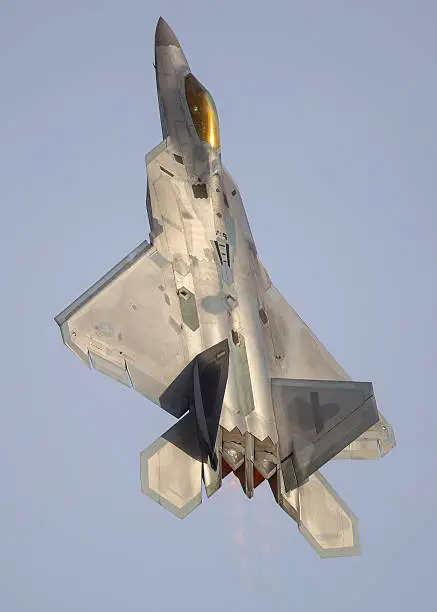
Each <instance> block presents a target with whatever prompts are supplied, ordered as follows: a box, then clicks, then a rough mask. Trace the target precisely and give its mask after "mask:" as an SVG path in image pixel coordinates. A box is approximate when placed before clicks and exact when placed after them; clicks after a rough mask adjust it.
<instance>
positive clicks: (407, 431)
mask: <svg viewBox="0 0 437 612" xmlns="http://www.w3.org/2000/svg"><path fill="white" fill-rule="evenodd" d="M160 15H162V16H163V17H164V18H165V19H166V20H167V21H168V23H169V24H170V25H171V26H172V28H173V29H174V31H175V33H176V35H177V36H178V38H179V40H180V42H181V44H182V46H183V49H184V52H185V54H186V56H187V59H188V61H189V62H190V65H191V68H192V70H193V72H194V74H195V75H196V76H197V77H198V78H199V79H200V81H202V82H203V83H204V84H205V85H206V86H207V87H208V88H209V90H210V91H211V93H212V95H213V96H214V99H215V101H216V104H217V108H218V111H219V117H220V122H221V136H222V145H223V147H222V152H223V160H224V163H225V164H226V165H227V167H228V168H229V170H230V172H231V174H232V175H233V177H234V179H235V180H236V182H237V184H238V186H239V188H240V190H241V192H242V195H243V199H244V202H245V206H246V210H247V213H248V216H249V220H250V222H251V226H252V230H253V233H254V236H255V239H256V242H257V247H258V250H259V253H260V256H261V258H262V261H263V263H264V265H265V266H266V267H267V269H268V270H269V272H270V274H271V277H272V279H273V281H274V283H275V284H276V285H277V286H278V288H279V289H280V290H281V292H282V293H283V294H284V295H285V296H286V297H287V299H288V300H289V301H290V303H291V304H292V305H293V306H294V307H295V308H296V309H297V311H298V312H299V313H300V314H301V315H302V316H303V318H304V319H305V320H306V321H307V322H308V323H309V325H310V326H311V327H312V328H313V330H314V331H315V333H316V334H317V335H318V336H319V337H320V338H321V340H322V341H323V342H324V343H325V344H326V345H327V347H328V348H329V350H330V351H331V352H332V353H333V354H334V356H335V357H336V358H337V359H338V361H339V362H340V363H341V364H342V365H343V366H344V367H345V368H346V370H347V371H348V372H349V373H350V374H351V375H352V376H353V377H355V378H357V379H360V380H373V381H374V386H375V390H376V397H377V400H378V404H379V408H380V410H381V411H382V412H383V414H384V415H385V416H386V417H387V419H388V420H389V421H390V422H391V423H392V424H393V426H394V429H395V433H396V437H397V442H398V446H397V448H396V449H395V450H394V451H393V452H392V453H391V454H390V455H388V456H387V457H386V458H385V459H384V460H382V461H378V462H354V463H352V462H347V461H344V462H335V463H331V464H330V465H329V466H327V467H326V468H324V469H323V470H322V472H323V473H324V474H325V475H327V476H328V478H329V480H330V482H331V483H332V484H333V486H334V487H335V488H336V489H337V491H338V492H339V493H340V495H341V496H342V497H343V498H344V499H345V500H346V502H347V503H348V505H349V506H350V507H351V508H352V509H353V510H354V512H355V513H356V514H357V515H358V517H359V519H360V533H361V541H362V548H363V555H362V557H360V558H346V559H332V560H320V559H319V558H318V557H317V555H316V553H315V552H314V551H313V550H312V549H311V547H310V546H309V545H308V544H307V542H306V541H305V540H304V539H303V537H302V536H301V535H300V534H299V532H298V530H297V527H296V525H295V523H294V522H293V521H292V520H291V519H290V518H289V517H288V516H287V515H286V514H285V513H284V512H283V511H282V510H281V509H280V508H279V507H277V506H276V504H275V502H274V500H273V497H272V495H271V492H270V489H269V487H268V486H267V485H263V486H261V487H259V488H258V489H257V490H256V493H255V497H254V499H253V500H251V501H249V500H247V499H246V498H245V497H244V495H243V493H242V491H241V490H240V489H239V488H234V487H233V486H232V484H231V481H230V480H229V478H228V479H227V480H226V481H225V483H224V486H223V489H222V490H221V491H220V492H218V493H217V494H216V495H215V496H214V497H213V498H211V499H210V500H209V501H208V500H204V503H203V504H202V505H201V506H200V507H199V508H198V509H197V510H196V511H195V512H193V513H192V514H191V515H190V516H189V517H188V518H187V519H186V520H184V521H179V520H178V519H176V518H175V517H173V516H172V515H171V514H169V513H167V512H166V511H165V510H163V509H162V508H161V507H160V506H158V505H157V504H155V503H154V502H152V501H151V500H149V499H148V498H146V497H145V496H143V495H142V494H141V492H140V486H139V454H140V452H141V450H142V449H143V448H145V447H146V446H148V445H149V444H150V443H151V442H152V441H153V440H154V439H155V438H157V437H158V436H159V435H160V434H161V433H162V432H163V431H165V430H166V429H167V428H168V427H169V426H170V425H171V424H172V422H173V420H172V418H171V417H170V416H169V415H167V414H165V413H163V412H160V411H159V409H158V408H157V407H155V406H154V405H152V404H151V403H150V402H148V401H147V400H145V399H143V398H142V397H141V396H140V395H139V394H136V393H134V392H133V391H130V390H129V389H127V388H124V387H122V386H121V385H119V384H117V383H116V382H115V381H113V380H111V379H109V378H106V377H104V376H103V375H101V374H99V373H97V372H90V371H88V370H87V368H85V367H84V365H83V364H82V363H81V362H80V361H79V359H77V358H76V357H74V356H73V354H71V353H70V352H69V351H68V350H67V349H66V348H65V347H64V346H63V345H62V342H61V338H60V334H59V330H58V328H57V325H56V324H55V323H54V321H53V317H54V316H55V315H56V314H57V313H58V312H59V311H60V310H62V309H63V308H64V307H65V306H66V305H68V304H69V303H70V302H71V301H72V300H73V299H75V298H76V297H77V296H78V295H79V294H80V293H82V291H84V290H85V289H87V288H88V286H89V285H90V284H91V283H92V282H94V281H95V280H96V279H97V278H99V277H100V276H101V275H102V274H103V273H105V272H106V271H107V270H108V269H109V268H110V267H112V266H113V265H114V264H115V263H117V262H118V261H119V260H120V259H121V258H122V257H123V256H124V255H126V254H127V253H128V252H129V251H130V250H131V249H132V248H133V247H135V246H136V245H137V244H138V243H139V242H141V241H142V240H143V239H144V238H145V237H147V235H148V231H149V227H148V222H147V218H146V214H145V206H144V193H145V169H144V154H145V153H146V152H148V151H150V150H151V149H152V148H153V147H154V146H155V145H157V144H158V143H159V142H160V140H161V131H160V122H159V116H158V107H157V100H156V89H155V87H156V86H155V76H154V70H153V66H152V62H153V42H154V30H155V25H156V21H157V19H158V17H159V16H160ZM436 23H437V3H436V2H435V0H429V1H425V0H409V1H405V0H391V1H388V0H362V1H361V2H360V1H358V0H356V1H353V0H350V1H345V0H343V1H340V0H311V1H310V0H307V1H304V0H300V1H296V0H288V1H282V0H281V1H279V0H276V1H275V0H270V1H269V2H247V1H246V0H241V1H240V0H232V1H229V0H222V1H221V2H206V1H205V0H199V1H195V0H186V1H182V0H181V1H176V0H172V1H170V0H163V1H162V2H150V1H147V0H142V1H141V2H140V1H136V0H124V1H123V2H116V1H104V0H102V1H97V0H96V1H93V0H75V1H74V2H67V1H63V0H59V1H54V0H53V1H51V2H50V1H48V0H39V1H38V2H35V1H30V0H28V1H24V0H21V1H20V0H15V1H12V0H9V1H5V0H3V1H2V2H1V5H0V75H1V95H0V122H1V126H0V134H1V138H0V169H1V170H0V203H1V211H2V215H1V220H0V233H1V240H0V254H1V262H2V267H3V274H2V281H3V282H2V284H1V285H0V294H1V301H0V309H1V321H2V329H3V331H2V338H3V341H2V358H1V364H0V367H1V372H2V375H1V380H2V403H1V410H0V416H1V422H0V479H1V480H0V481H1V483H2V499H1V503H0V610H1V612H78V611H79V610H80V611H84V612H88V611H103V610H104V611H105V612H115V611H117V612H119V611H121V610H122V611H123V612H133V611H135V612H136V611H138V610H164V611H167V610H169V611H170V610H174V609H177V610H202V609H204V608H205V609H206V610H208V612H219V611H220V612H223V611H224V610H229V609H232V610H253V611H258V610H260V611H261V610H266V611H267V610H283V611H288V610H290V611H291V610H292V611H296V612H312V611H314V610H323V611H324V612H346V611H348V612H349V611H351V610H353V611H354V612H364V611H366V612H367V611H368V610H369V609H378V610H390V611H391V610H396V611H402V612H403V611H405V612H410V611H411V610H416V609H422V610H427V611H428V610H429V611H431V610H434V609H437V608H436V606H437V604H436V595H435V577H434V575H435V563H436V560H435V550H436V547H437V537H436V530H435V524H436V512H437V494H436V481H437V460H436V438H435V431H436V426H437V418H436V413H437V403H436V389H435V384H436V383H435V380H436V368H437V357H436V350H435V347H436V343H437V333H436V324H435V318H436V316H435V313H436V307H437V300H436V288H435V285H436V273H435V268H436V263H437V247H436V244H437V229H436V227H437V213H436V196H435V194H436V183H437V180H436V178H437V177H436V168H437V165H436V161H437V159H436V158H437V155H436V153H437V151H436V148H437V145H436V109H437V82H436V81H437V79H436V64H437V35H436V29H437V28H436Z"/></svg>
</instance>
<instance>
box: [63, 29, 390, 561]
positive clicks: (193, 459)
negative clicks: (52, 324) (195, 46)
mask: <svg viewBox="0 0 437 612" xmlns="http://www.w3.org/2000/svg"><path fill="white" fill-rule="evenodd" d="M155 62H156V81H157V90H158V104H159V110H160V118H161V126H162V132H163V140H162V142H161V143H159V144H158V145H157V146H156V147H155V148H154V149H153V150H152V151H151V152H150V153H149V154H148V155H147V156H146V169H147V194H146V207H147V213H148V216H149V221H150V240H151V244H150V245H149V244H148V243H147V242H144V243H142V244H141V245H139V247H137V248H136V249H135V250H134V251H132V253H131V254H130V255H128V256H127V257H126V258H125V259H123V260H122V261H121V262H120V263H119V264H117V266H115V267H114V268H113V269H112V270H111V271H110V272H108V273H107V274H106V275H104V276H103V277H102V279H101V280H100V281H98V282H97V283H95V284H94V285H93V286H92V287H91V288H90V289H89V290H88V291H86V292H85V293H84V294H83V295H82V296H81V297H80V298H78V299H77V300H75V301H74V302H73V303H72V304H71V305H70V306H69V307H68V308H66V309H65V310H64V311H63V312H62V313H60V315H58V317H56V321H57V323H58V324H59V326H60V328H61V333H62V337H63V340H64V342H65V344H66V345H67V346H68V347H69V348H70V349H72V350H73V351H74V352H75V353H76V354H77V355H78V356H79V357H80V359H81V360H82V361H83V362H84V363H85V364H86V365H87V366H88V367H91V366H92V367H94V368H95V369H97V370H99V371H101V372H102V373H104V374H106V375H108V376H111V377H112V378H114V379H115V380H117V381H119V382H121V383H122V384H125V385H128V386H130V385H132V386H133V388H134V389H135V390H137V391H138V392H140V393H142V394H143V395H145V396H146V397H148V398H149V399H151V400H152V401H154V402H155V403H156V404H158V405H161V406H162V407H163V408H164V409H166V410H167V411H168V412H170V413H171V414H172V415H174V416H175V417H176V418H179V419H180V420H179V421H178V422H177V423H176V424H175V425H174V426H173V427H172V428H170V429H169V430H168V432H166V433H165V434H164V435H163V436H161V437H160V438H159V439H158V440H157V441H156V442H154V443H153V444H152V445H151V446H150V447H149V448H148V449H146V450H145V451H143V453H142V454H141V483H142V490H143V492H144V493H145V494H146V495H148V496H149V497H151V498H152V499H154V500H155V501H157V502H158V503H160V504H161V505H162V506H164V507H165V508H167V509H169V510H170V511H171V512H173V513H174V514H176V515H177V516H179V517H184V516H186V515H187V514H188V513H189V512H191V511H192V510H193V509H194V508H195V507H197V506H198V505H199V504H200V503H201V481H202V479H203V481H204V483H205V487H206V492H207V495H208V496H210V495H212V494H213V493H214V492H216V491H217V490H218V489H219V488H220V486H221V480H222V477H223V475H224V472H223V470H224V469H226V473H227V472H228V471H229V470H233V471H234V472H235V473H236V474H237V476H238V478H239V479H240V482H241V483H242V486H243V489H244V492H245V494H246V495H247V496H248V497H252V495H253V494H254V489H255V486H256V483H255V476H256V477H257V478H258V479H260V478H261V479H262V478H265V479H269V483H270V486H271V488H272V491H273V493H274V496H275V499H276V501H277V502H278V504H279V505H280V506H281V507H282V508H283V509H284V510H285V511H286V512H287V513H288V514H289V515H290V516H292V517H293V518H294V519H295V520H296V521H297V522H298V524H299V529H300V530H301V532H302V533H303V535H304V537H305V538H306V539H307V540H308V541H309V543H310V544H311V545H312V546H313V547H314V548H315V549H316V551H317V552H318V553H319V554H320V555H321V556H342V555H350V554H357V551H358V550H359V543H358V534H357V521H356V518H355V517H354V515H353V514H352V513H351V511H350V510H348V509H347V507H346V506H345V505H344V503H343V502H342V500H341V499H340V498H339V497H338V496H337V495H336V493H335V492H334V491H333V489H332V488H331V487H330V485H329V484H328V483H327V481H326V480H325V479H324V478H323V477H322V476H321V475H320V474H319V473H317V472H316V471H315V470H317V469H318V468H319V467H320V466H321V465H323V464H324V463H325V462H326V461H328V460H329V459H330V458H332V457H333V455H336V456H337V457H339V458H347V457H350V458H363V459H364V458H366V459H373V458H377V457H379V456H383V455H384V454H386V453H387V452H389V450H391V448H393V446H394V445H395V439H394V435H393V430H392V429H391V427H390V425H389V424H388V423H387V421H386V420H385V419H384V418H383V417H382V415H381V414H380V413H378V411H377V409H376V403H375V401H374V398H373V392H372V391H371V385H370V383H367V385H370V386H367V387H366V386H365V385H366V383H354V382H353V381H350V378H349V376H348V375H347V374H346V372H345V371H344V370H343V368H342V367H341V366H340V365H339V364H338V363H337V362H336V361H335V359H334V358H333V357H332V356H331V355H330V354H329V352H328V351H327V350H326V348H325V347H324V346H323V344H322V343H321V342H320V341H319V340H318V339H317V338H316V337H315V335H314V334H313V333H312V331H311V330H310V328H309V327H308V326H307V325H306V324H305V323H304V322H303V321H302V320H301V319H300V317H299V316H298V315H297V313H296V312H295V311H294V310H293V308H292V307H291V306H290V305H289V304H288V303H287V301H286V300H285V299H284V298H283V297H282V295H281V294H280V292H279V291H278V290H277V289H276V288H275V287H274V285H273V284H272V282H271V280H270V278H269V275H268V273H267V272H266V270H265V268H264V267H263V265H262V264H261V262H260V259H259V257H258V253H257V250H256V247H255V243H254V240H253V236H252V233H251V230H250V226H249V223H248V221H247V217H246V213H245V210H244V206H243V202H242V199H241V195H240V191H239V189H238V187H237V186H236V184H235V181H234V180H233V179H232V177H231V176H230V174H229V173H228V171H227V170H226V169H225V168H224V167H223V165H222V160H221V150H220V148H219V146H216V145H217V142H218V141H211V142H212V144H210V143H209V142H203V141H201V140H200V138H199V135H198V133H197V131H196V128H195V125H194V123H193V119H192V117H191V114H190V109H189V107H188V103H187V99H186V97H185V85H184V82H185V81H184V80H185V77H186V76H187V75H188V74H189V73H190V68H189V65H188V62H187V60H186V58H185V56H184V54H183V51H182V49H181V46H180V44H179V42H178V40H177V39H176V36H175V35H174V33H173V31H172V30H171V28H170V27H169V26H168V25H167V24H166V23H165V21H164V20H163V19H162V18H160V19H159V21H158V24H157V29H156V36H155ZM193 112H194V111H193ZM220 343H223V345H224V346H226V376H225V377H224V376H223V372H224V370H223V368H222V367H218V369H217V372H218V373H219V375H218V378H217V380H215V382H211V383H210V382H208V383H205V381H209V380H211V381H214V377H212V378H211V379H210V378H209V377H208V376H209V375H206V374H205V372H206V369H207V366H208V363H211V362H209V361H208V360H206V361H205V356H206V355H209V354H210V352H211V351H213V349H214V350H215V347H216V346H217V345H220ZM216 357H217V355H216ZM217 359H219V358H218V357H217ZM205 368H206V369H205ZM363 385H364V386H363ZM302 393H304V394H306V395H305V398H304V397H303V396H301V395H302ZM330 394H331V395H330ZM348 394H349V395H348ZM325 396H326V397H325ZM328 396H329V397H328ZM299 401H300V403H299ZM187 411H188V412H187ZM185 413H186V414H185ZM183 415H185V416H183ZM255 470H256V472H255ZM292 489H294V490H292Z"/></svg>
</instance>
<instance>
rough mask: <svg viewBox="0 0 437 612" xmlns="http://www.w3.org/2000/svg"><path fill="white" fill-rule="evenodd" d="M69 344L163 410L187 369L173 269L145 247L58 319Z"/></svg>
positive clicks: (117, 267)
mask: <svg viewBox="0 0 437 612" xmlns="http://www.w3.org/2000/svg"><path fill="white" fill-rule="evenodd" d="M56 322H57V323H58V325H59V326H60V328H61V333H62V337H63V340H64V342H65V344H66V345H67V346H68V347H69V348H70V349H71V350H72V351H73V352H74V353H76V355H77V356H78V357H80V358H81V359H82V361H84V362H85V363H86V365H88V367H91V366H93V367H94V368H95V369H96V370H99V371H100V372H103V373H104V374H107V375H108V376H111V377H112V378H114V379H115V380H118V381H119V382H121V383H123V384H125V385H132V386H133V388H134V389H135V390H136V391H138V392H139V393H141V394H142V395H144V396H146V397H147V398H149V399H150V400H152V401H153V402H155V403H156V404H158V405H159V399H158V398H159V396H160V395H161V393H162V392H163V391H164V389H165V388H166V387H167V386H168V385H169V384H170V383H171V382H172V380H173V379H174V378H175V377H176V376H177V375H178V374H179V372H180V371H181V370H182V369H183V368H184V367H185V366H186V365H187V364H188V362H189V359H188V351H187V346H186V340H185V335H184V334H183V332H182V321H181V312H180V306H179V298H178V296H177V294H176V286H175V280H174V273H173V267H172V265H171V263H170V262H169V261H168V260H167V259H165V258H164V257H163V256H162V255H161V254H160V253H159V252H158V251H157V250H156V249H155V248H154V247H153V246H151V245H150V244H148V243H147V242H143V243H141V244H140V245H139V246H138V247H137V248H136V249H134V250H133V251H132V252H131V253H130V254H129V255H128V256H127V257H125V258H124V259H123V260H122V261H120V263H118V264H117V265H116V266H115V267H114V268H112V270H110V271H109V272H108V273H107V274H105V276H103V277H102V278H101V279H100V280H99V281H97V282H96V283H95V284H94V285H93V286H92V287H90V288H89V289H88V291H86V292H85V293H84V294H83V295H81V296H80V297H79V298H78V299H77V300H75V301H74V302H73V303H72V304H71V305H70V306H68V308H66V309H65V310H64V311H63V312H61V313H60V314H59V315H58V316H57V317H56Z"/></svg>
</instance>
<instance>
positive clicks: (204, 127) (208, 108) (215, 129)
mask: <svg viewBox="0 0 437 612" xmlns="http://www.w3.org/2000/svg"><path fill="white" fill-rule="evenodd" d="M185 97H186V99H187V104H188V108H189V110H190V114H191V118H192V120H193V123H194V127H195V128H196V132H197V134H198V136H199V138H200V140H202V141H203V142H207V143H209V144H210V145H211V146H212V147H214V148H217V147H219V146H220V135H219V123H218V116H217V110H216V107H215V104H214V100H213V99H212V96H211V94H210V93H209V92H208V91H207V90H206V89H205V88H204V87H203V85H202V84H201V83H200V82H199V81H198V80H197V79H196V77H195V76H194V75H192V74H191V73H189V74H187V76H186V77H185Z"/></svg>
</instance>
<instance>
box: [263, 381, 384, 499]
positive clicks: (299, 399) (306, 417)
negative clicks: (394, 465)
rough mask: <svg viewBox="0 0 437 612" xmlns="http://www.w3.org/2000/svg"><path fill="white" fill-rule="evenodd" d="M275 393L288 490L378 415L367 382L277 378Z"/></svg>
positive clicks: (351, 439)
mask: <svg viewBox="0 0 437 612" xmlns="http://www.w3.org/2000/svg"><path fill="white" fill-rule="evenodd" d="M272 399H273V408H274V411H275V417H276V423H277V428H278V437H279V458H280V461H281V468H282V473H283V477H284V483H285V488H286V490H287V491H290V490H292V489H295V488H296V487H298V486H300V485H302V484H303V483H304V482H305V481H306V480H307V478H309V476H311V474H313V473H314V472H315V471H316V470H318V469H319V468H320V467H321V466H322V465H324V464H325V463H326V462H327V461H329V460H330V459H332V458H333V457H334V456H335V455H337V454H338V453H339V452H340V451H342V450H343V449H344V448H345V447H346V446H347V445H348V444H350V443H351V442H353V441H354V440H356V438H358V437H359V436H360V435H361V434H362V433H364V432H365V431H367V430H368V429H369V427H371V426H372V425H374V424H375V423H376V422H377V421H378V418H379V415H378V410H377V407H376V402H375V398H374V395H373V387H372V384H371V383H367V382H355V381H327V380H322V381H320V380H292V379H281V378H274V379H272Z"/></svg>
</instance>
